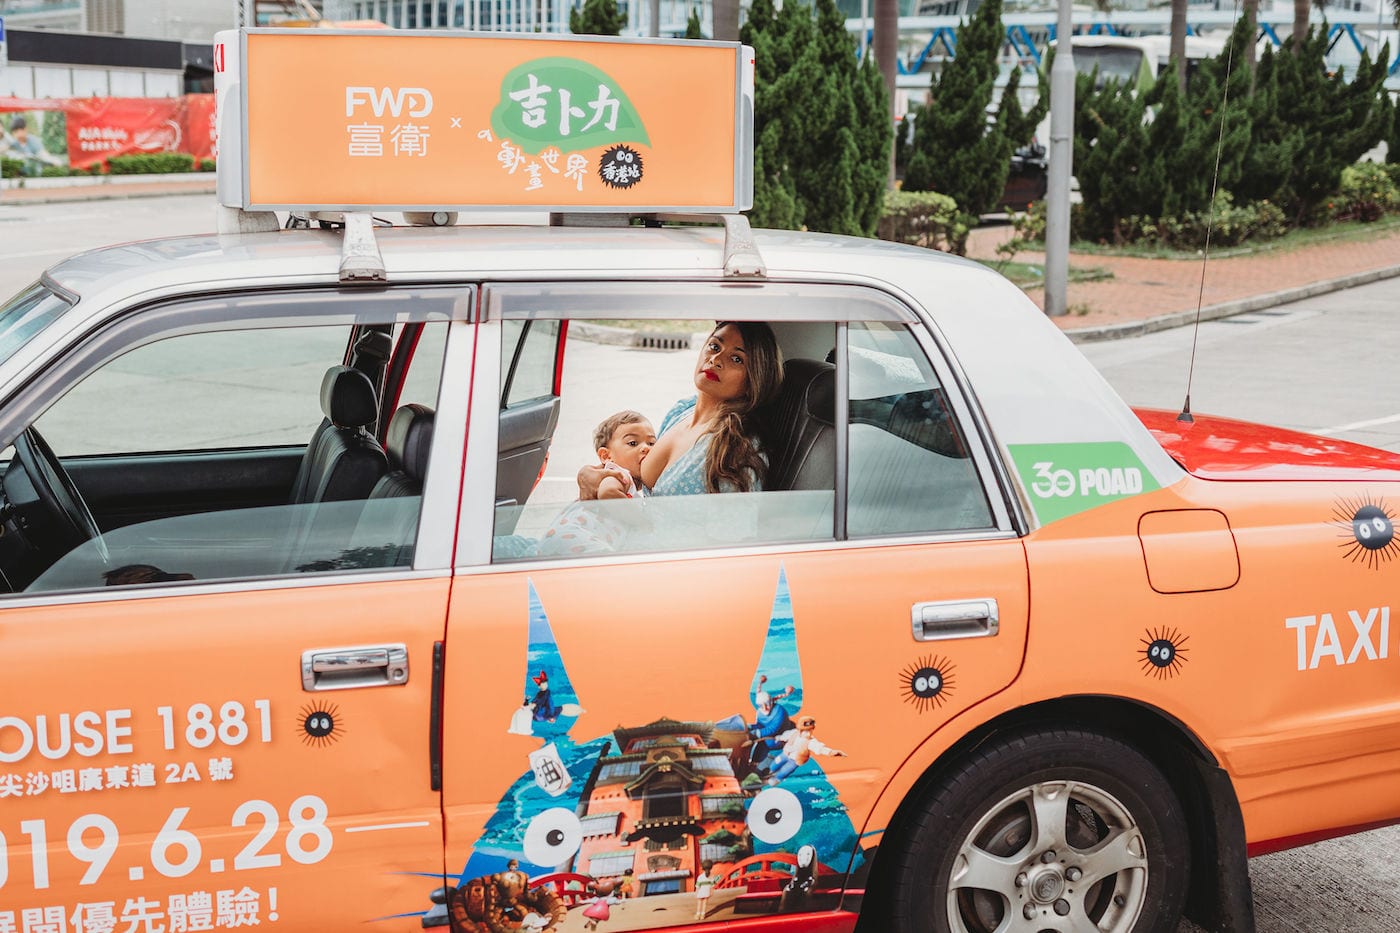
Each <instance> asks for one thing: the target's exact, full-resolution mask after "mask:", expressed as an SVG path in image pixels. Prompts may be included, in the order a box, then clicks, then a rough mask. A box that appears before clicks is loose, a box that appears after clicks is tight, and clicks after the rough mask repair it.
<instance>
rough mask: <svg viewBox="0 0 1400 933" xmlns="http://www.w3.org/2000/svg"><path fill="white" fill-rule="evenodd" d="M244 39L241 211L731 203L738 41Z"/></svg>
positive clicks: (296, 35)
mask: <svg viewBox="0 0 1400 933" xmlns="http://www.w3.org/2000/svg"><path fill="white" fill-rule="evenodd" d="M243 41H244V49H243V51H244V55H243V60H242V66H243V67H242V69H241V71H242V75H241V77H242V82H243V101H244V110H243V118H244V127H245V131H246V135H245V136H244V140H245V146H244V156H243V158H244V161H245V168H244V172H245V174H244V178H243V186H244V187H243V201H244V202H245V203H244V204H243V206H245V207H261V208H275V207H281V208H286V207H306V208H321V209H330V210H335V209H353V208H361V207H383V208H393V207H402V208H413V207H474V206H486V207H502V208H505V207H512V208H515V207H520V208H540V209H559V210H614V211H616V210H627V211H644V210H664V209H672V210H674V209H687V210H729V211H732V210H736V209H739V208H741V207H746V206H747V201H748V199H749V194H748V191H749V190H750V188H751V180H750V178H749V175H750V174H751V171H752V167H751V163H750V157H749V152H750V147H749V145H748V143H747V140H746V139H745V138H744V136H745V133H744V130H743V127H744V126H745V125H747V121H745V120H744V119H743V117H742V114H743V112H744V110H745V108H746V107H747V106H748V104H749V99H746V98H745V97H744V95H743V94H742V93H741V92H742V83H743V81H742V78H741V75H742V71H743V69H742V62H741V55H742V54H743V51H744V50H743V47H742V46H739V45H734V44H727V43H709V42H683V41H675V40H661V41H649V42H647V41H638V40H620V39H597V38H593V37H588V38H579V37H570V38H543V37H541V38H535V37H530V38H526V37H511V38H499V37H490V38H488V37H481V36H463V35H423V34H403V33H391V32H375V33H339V32H321V31H316V32H307V31H294V32H290V33H288V32H280V31H274V30H248V31H247V32H246V33H244V35H243ZM741 154H742V158H741Z"/></svg>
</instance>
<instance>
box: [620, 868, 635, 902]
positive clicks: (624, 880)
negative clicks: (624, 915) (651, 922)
mask: <svg viewBox="0 0 1400 933" xmlns="http://www.w3.org/2000/svg"><path fill="white" fill-rule="evenodd" d="M634 894H635V892H634V891H633V888H632V869H630V868H628V869H625V870H624V871H623V872H622V877H621V878H620V879H618V882H617V896H618V898H619V899H620V900H624V901H625V900H627V898H629V897H633V896H634Z"/></svg>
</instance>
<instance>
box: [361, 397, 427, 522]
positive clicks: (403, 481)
mask: <svg viewBox="0 0 1400 933" xmlns="http://www.w3.org/2000/svg"><path fill="white" fill-rule="evenodd" d="M385 441H386V443H387V446H388V454H389V472H388V473H385V474H384V475H383V476H382V477H380V479H379V482H377V483H375V484H374V489H372V490H371V491H370V494H369V497H370V498H371V499H391V498H396V497H398V496H421V495H422V494H423V477H424V476H425V475H426V474H427V472H428V451H429V450H431V449H432V446H433V410H432V409H431V408H429V407H428V406H426V405H417V404H412V405H404V406H402V407H400V408H399V410H398V411H396V412H394V417H392V418H390V419H389V433H388V436H387V437H386V438H385Z"/></svg>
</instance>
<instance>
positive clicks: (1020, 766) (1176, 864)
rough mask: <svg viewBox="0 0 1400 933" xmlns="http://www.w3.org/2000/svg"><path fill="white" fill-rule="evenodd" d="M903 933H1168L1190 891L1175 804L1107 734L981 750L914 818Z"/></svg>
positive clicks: (897, 893)
mask: <svg viewBox="0 0 1400 933" xmlns="http://www.w3.org/2000/svg"><path fill="white" fill-rule="evenodd" d="M911 820H912V822H911V823H910V824H908V825H907V832H906V834H905V835H904V839H905V840H906V844H905V845H904V846H903V848H902V849H901V850H899V854H898V861H897V863H896V864H895V866H894V869H895V874H894V878H893V888H894V890H893V894H894V898H893V903H892V905H891V908H892V919H893V920H894V923H893V926H894V928H895V929H896V930H897V931H899V933H916V931H917V933H925V931H937V933H945V931H946V933H992V931H998V933H1003V931H1004V933H1012V931H1024V933H1041V931H1051V930H1053V931H1057V933H1059V931H1063V933H1070V931H1074V933H1079V931H1084V933H1093V931H1098V933H1149V931H1151V933H1170V931H1173V930H1175V929H1176V927H1177V924H1178V922H1179V919H1180V916H1181V910H1182V903H1183V900H1184V898H1185V893H1186V883H1187V872H1188V844H1187V837H1186V831H1185V828H1184V824H1183V819H1182V811H1181V805H1180V803H1179V802H1178V801H1177V798H1176V794H1175V793H1174V792H1173V791H1172V788H1171V785H1170V784H1169V783H1168V782H1167V779H1166V778H1165V777H1164V776H1163V775H1162V772H1161V771H1159V770H1158V769H1157V767H1156V766H1155V765H1153V763H1152V762H1151V761H1149V760H1148V759H1147V758H1146V757H1144V756H1143V755H1142V754H1141V753H1140V752H1138V751H1136V750H1135V749H1133V748H1132V747H1130V746H1128V745H1126V744H1125V743H1123V742H1120V741H1118V740H1116V739H1112V738H1108V737H1107V736H1103V735H1098V734H1096V733H1092V732H1083V731H1076V730H1044V731H1036V732H1029V733H1025V734H1020V735H1016V736H1012V737H1007V738H1003V739H999V740H997V741H995V742H994V743H992V744H989V745H985V746H983V747H981V748H979V749H977V750H976V751H975V752H974V753H973V755H972V756H971V757H970V758H969V759H968V760H966V761H965V762H963V763H962V764H961V765H960V766H959V767H958V768H957V769H956V770H955V771H953V773H951V774H950V775H948V776H947V777H946V778H945V779H944V780H942V781H941V782H939V783H938V784H937V785H936V786H935V787H934V789H933V790H932V792H931V793H929V794H928V795H927V796H926V797H925V798H924V799H923V801H922V803H921V804H920V805H919V806H918V807H917V809H916V810H915V811H914V812H913V813H912V814H911Z"/></svg>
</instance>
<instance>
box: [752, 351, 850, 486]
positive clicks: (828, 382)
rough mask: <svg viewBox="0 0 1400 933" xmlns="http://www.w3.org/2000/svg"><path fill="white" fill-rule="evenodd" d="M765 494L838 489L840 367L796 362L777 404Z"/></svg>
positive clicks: (789, 363)
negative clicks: (837, 449) (838, 379)
mask: <svg viewBox="0 0 1400 933" xmlns="http://www.w3.org/2000/svg"><path fill="white" fill-rule="evenodd" d="M768 464H769V466H768V482H766V483H765V484H764V487H763V488H764V489H770V490H782V489H834V488H835V485H836V367H835V366H833V365H832V364H830V363H826V362H823V361H821V360H809V359H801V358H798V359H792V360H788V361H787V362H786V363H785V364H784V365H783V385H782V388H781V389H779V391H778V398H777V401H776V402H774V404H773V431H772V437H771V446H770V448H769V454H768Z"/></svg>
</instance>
